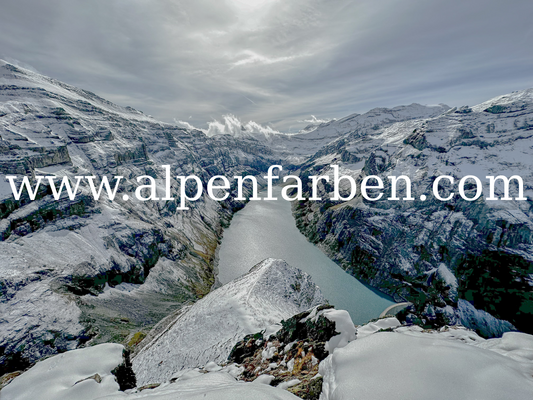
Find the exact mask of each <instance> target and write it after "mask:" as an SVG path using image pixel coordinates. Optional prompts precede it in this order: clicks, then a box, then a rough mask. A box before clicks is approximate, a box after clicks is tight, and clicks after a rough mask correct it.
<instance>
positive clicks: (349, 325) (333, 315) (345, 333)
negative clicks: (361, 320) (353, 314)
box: [324, 309, 355, 353]
mask: <svg viewBox="0 0 533 400" xmlns="http://www.w3.org/2000/svg"><path fill="white" fill-rule="evenodd" d="M324 317H326V318H327V319H329V320H330V321H332V322H335V331H336V332H339V334H338V335H335V336H333V337H332V338H331V339H329V340H328V341H327V342H326V346H325V348H326V350H327V351H329V352H330V353H332V352H333V351H334V350H335V349H337V348H341V347H344V346H346V345H347V344H348V343H349V342H351V341H352V340H355V325H354V323H353V321H352V319H351V318H350V314H349V313H348V312H347V311H345V310H335V309H328V310H324Z"/></svg>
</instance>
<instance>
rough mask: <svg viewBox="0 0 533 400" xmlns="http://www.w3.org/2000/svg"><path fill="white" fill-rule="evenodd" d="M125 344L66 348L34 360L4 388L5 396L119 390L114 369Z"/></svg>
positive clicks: (43, 398)
mask: <svg viewBox="0 0 533 400" xmlns="http://www.w3.org/2000/svg"><path fill="white" fill-rule="evenodd" d="M123 351H124V347H123V346H121V345H119V344H112V343H106V344H101V345H98V346H94V347H88V348H85V349H78V350H72V351H67V352H66V353H63V354H59V355H57V356H54V357H51V358H48V359H46V360H43V361H40V362H38V363H37V364H35V365H34V366H33V367H32V368H31V369H29V370H28V371H26V372H24V373H23V374H22V375H20V376H18V377H17V378H15V379H14V380H13V381H12V382H11V383H10V384H9V385H7V386H6V387H5V388H4V389H2V394H1V396H2V399H5V400H34V399H39V400H73V399H76V400H92V399H96V398H100V397H103V396H106V395H109V394H114V393H116V392H118V391H119V384H118V383H117V381H116V377H115V375H113V374H112V373H111V371H113V370H114V369H115V368H117V367H118V366H119V365H121V364H122V363H123Z"/></svg>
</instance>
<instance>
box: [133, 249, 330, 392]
mask: <svg viewBox="0 0 533 400" xmlns="http://www.w3.org/2000/svg"><path fill="white" fill-rule="evenodd" d="M324 302H325V299H324V297H323V296H322V293H321V292H320V289H319V288H318V287H317V286H316V285H315V284H314V283H313V281H312V280H311V277H310V276H309V275H308V274H307V273H304V272H302V271H300V270H299V269H297V268H294V267H291V266H289V265H288V264H287V263H286V262H284V261H283V260H274V259H267V260H265V261H262V262H261V263H259V264H257V265H256V266H254V267H253V268H252V269H251V270H250V272H249V273H248V274H246V275H244V276H242V277H241V278H238V279H236V280H234V281H232V282H230V283H228V284H226V285H224V286H222V287H220V288H218V289H216V290H214V291H212V292H211V293H209V294H208V295H207V296H205V297H204V298H202V299H201V300H199V301H197V302H196V303H194V304H193V305H191V306H189V307H186V308H184V309H181V310H180V311H179V312H177V313H176V315H175V317H173V318H167V319H166V320H165V322H164V325H162V326H159V327H157V328H156V329H155V330H154V332H153V334H150V335H149V336H148V337H147V338H146V339H144V341H143V342H142V343H141V344H140V350H137V354H136V356H135V357H134V359H133V368H134V370H135V373H136V375H137V379H138V381H139V384H141V385H145V384H149V383H155V382H162V381H164V380H168V379H170V378H171V377H172V375H173V374H174V373H176V372H178V371H180V370H182V369H184V368H194V367H197V366H200V365H204V364H206V363H207V362H209V361H213V362H221V361H224V360H226V359H227V357H228V355H229V354H230V352H231V349H232V348H233V346H234V345H235V343H237V342H238V341H239V340H240V339H242V337H244V336H245V335H246V334H253V333H254V332H257V331H259V330H261V329H263V328H264V327H267V326H271V325H275V324H277V323H278V322H279V321H280V320H282V319H287V318H289V317H290V316H292V315H294V314H296V313H299V312H302V311H304V310H308V309H309V308H310V307H313V306H315V305H319V304H322V303H324Z"/></svg>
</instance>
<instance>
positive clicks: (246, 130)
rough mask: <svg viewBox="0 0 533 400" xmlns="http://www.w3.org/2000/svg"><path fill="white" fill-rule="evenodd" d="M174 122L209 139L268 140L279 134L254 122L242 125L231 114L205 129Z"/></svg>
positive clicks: (182, 122)
mask: <svg viewBox="0 0 533 400" xmlns="http://www.w3.org/2000/svg"><path fill="white" fill-rule="evenodd" d="M174 122H175V123H176V124H177V125H179V126H181V127H183V128H187V129H197V130H200V131H202V132H204V133H205V134H206V135H207V136H210V137H211V136H218V135H230V136H234V137H245V136H248V137H255V138H258V139H270V138H271V137H272V136H274V135H279V134H281V132H279V131H277V130H275V129H273V128H271V127H269V126H263V125H261V124H258V123H257V122H254V121H248V122H247V123H243V122H242V121H241V120H240V119H239V118H237V117H236V116H235V115H232V114H227V115H224V116H223V121H222V122H220V121H218V120H214V121H211V122H208V123H207V125H208V128H207V129H201V128H196V127H195V126H193V125H192V124H190V123H188V122H187V121H181V120H177V119H175V120H174Z"/></svg>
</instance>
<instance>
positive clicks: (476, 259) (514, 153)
mask: <svg viewBox="0 0 533 400" xmlns="http://www.w3.org/2000/svg"><path fill="white" fill-rule="evenodd" d="M532 148H533V90H531V89H530V90H526V91H522V92H516V93H512V94H510V95H506V96H500V97H498V98H495V99H492V100H490V101H488V102H486V103H483V104H480V105H477V106H475V107H471V108H470V107H462V108H459V109H456V108H454V109H451V110H449V111H447V112H445V113H443V114H442V115H440V116H437V117H433V118H427V119H420V120H411V121H405V122H398V123H393V124H385V125H382V126H377V127H372V128H361V129H358V130H356V131H354V132H350V133H347V134H346V135H344V136H342V137H340V138H338V139H336V140H335V141H333V142H331V143H330V144H328V145H327V146H325V147H323V148H322V149H321V150H320V151H318V152H317V153H316V154H315V155H314V156H312V157H311V158H310V159H309V160H308V161H307V162H306V163H304V164H303V165H302V166H301V167H300V169H299V172H300V173H301V175H302V176H304V177H305V176H308V175H328V176H329V177H330V182H332V181H333V171H332V169H331V168H330V165H331V164H338V165H340V173H341V174H342V175H349V176H352V177H353V178H354V179H355V180H356V182H357V184H358V189H357V190H358V191H357V195H356V196H355V198H354V199H352V200H350V201H347V202H342V201H339V202H332V201H330V200H323V201H321V202H311V201H302V202H299V203H298V204H296V205H295V208H294V214H295V216H296V219H297V225H298V227H299V228H300V230H301V231H302V232H303V233H304V234H305V235H306V236H307V237H308V238H309V239H310V240H311V241H313V242H314V243H317V244H319V245H320V246H321V248H322V249H323V250H324V251H325V252H326V253H327V254H328V255H329V256H330V257H331V258H332V259H334V260H336V261H337V262H338V263H339V264H340V265H341V266H342V267H343V268H344V269H345V270H346V271H348V272H349V273H351V274H353V275H354V276H356V277H358V278H361V279H363V280H364V281H366V282H368V283H369V284H371V285H372V286H374V287H377V288H380V289H381V290H383V291H385V292H387V293H389V294H392V295H394V296H395V297H396V299H398V300H409V301H412V302H413V303H414V306H413V307H412V308H411V310H410V312H411V314H410V315H408V316H407V317H408V320H410V321H418V322H420V323H422V324H425V325H428V326H440V325H442V324H445V323H455V322H463V323H464V324H465V325H467V326H470V327H472V328H474V329H477V330H478V331H479V332H481V333H483V334H484V335H486V336H491V335H498V334H501V332H502V331H505V330H508V329H511V328H512V327H511V325H510V324H509V323H504V322H501V323H497V324H495V323H494V321H492V322H491V323H487V320H486V319H485V320H484V319H483V318H482V316H481V315H482V314H480V313H478V312H476V310H475V309H473V308H472V307H471V304H473V305H474V306H475V307H476V308H477V309H479V310H485V311H487V312H489V313H490V314H492V315H493V316H495V317H497V318H500V319H503V320H508V321H510V322H511V323H512V324H514V325H515V326H516V327H517V328H518V329H519V330H524V331H528V332H532V330H531V329H532V328H531V323H530V320H531V317H532V316H533V315H532V314H533V291H532V285H533V279H532V277H533V275H532V274H533V263H532V262H533V247H532V244H533V243H532V240H533V221H532V214H531V204H532V203H531V201H532V200H531V196H532V195H533V162H532V161H531V151H532ZM369 175H377V176H379V177H380V178H381V179H382V180H383V182H384V186H385V188H384V190H383V191H381V192H383V194H384V195H383V197H382V199H380V200H378V201H368V200H366V199H364V198H363V197H362V194H361V191H360V190H359V189H360V187H359V184H360V183H361V182H362V179H363V178H365V177H367V176H369ZM400 175H407V176H408V177H409V178H410V179H411V182H412V196H413V200H411V201H402V200H400V201H393V200H388V198H389V197H390V192H391V187H390V182H391V181H390V180H389V179H388V178H387V177H388V176H400ZM440 175H449V176H452V177H454V179H455V185H453V186H452V185H445V184H446V183H448V181H447V180H444V181H442V182H441V184H442V186H440V189H439V190H441V191H440V194H441V196H442V197H447V196H448V195H449V194H450V192H454V193H455V197H453V198H452V199H450V200H448V201H438V200H437V199H436V198H435V197H434V196H433V195H432V187H433V182H434V180H435V179H436V177H437V176H440ZM466 175H475V176H477V177H478V178H480V180H481V182H482V184H483V194H482V196H481V197H479V198H478V199H477V200H475V201H466V200H463V199H462V198H461V197H460V196H459V193H458V187H457V184H458V182H459V180H460V179H461V178H463V177H464V176H466ZM488 175H492V176H498V175H505V176H506V177H508V178H509V177H511V176H513V175H519V176H521V177H522V178H523V181H524V196H525V197H528V199H527V200H525V201H517V200H508V201H503V200H486V198H487V197H489V189H490V187H489V184H488V179H486V178H485V177H486V176H488ZM370 184H372V185H374V184H375V181H371V182H370ZM343 186H344V195H345V196H346V195H347V190H348V187H347V181H346V180H344V181H343ZM319 187H320V188H321V195H322V196H323V198H324V199H327V198H328V197H331V195H332V194H333V193H332V190H333V189H332V186H331V185H330V184H326V185H325V186H324V184H323V181H322V182H321V183H320V185H319ZM495 187H496V196H497V197H498V198H501V197H503V193H504V187H503V185H502V182H501V181H498V183H497V184H496V186H495ZM445 192H446V193H445ZM327 193H329V195H326V194H327ZM369 193H370V196H371V197H373V198H375V197H376V196H377V195H378V192H373V191H372V190H371V191H369ZM307 194H308V195H310V188H309V186H307ZM465 194H466V196H468V197H469V198H473V197H474V196H475V194H476V190H475V186H474V181H473V180H469V181H468V182H467V184H466V185H465ZM422 195H423V196H426V199H424V197H422V198H421V196H422ZM510 196H511V197H512V198H513V199H515V198H517V197H518V185H517V182H516V181H515V180H513V181H511V184H510ZM398 197H399V198H401V199H403V198H405V197H406V188H405V185H403V186H402V182H401V181H400V183H399V190H398ZM459 299H464V300H467V301H468V302H470V303H471V304H468V303H466V302H464V301H459Z"/></svg>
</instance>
